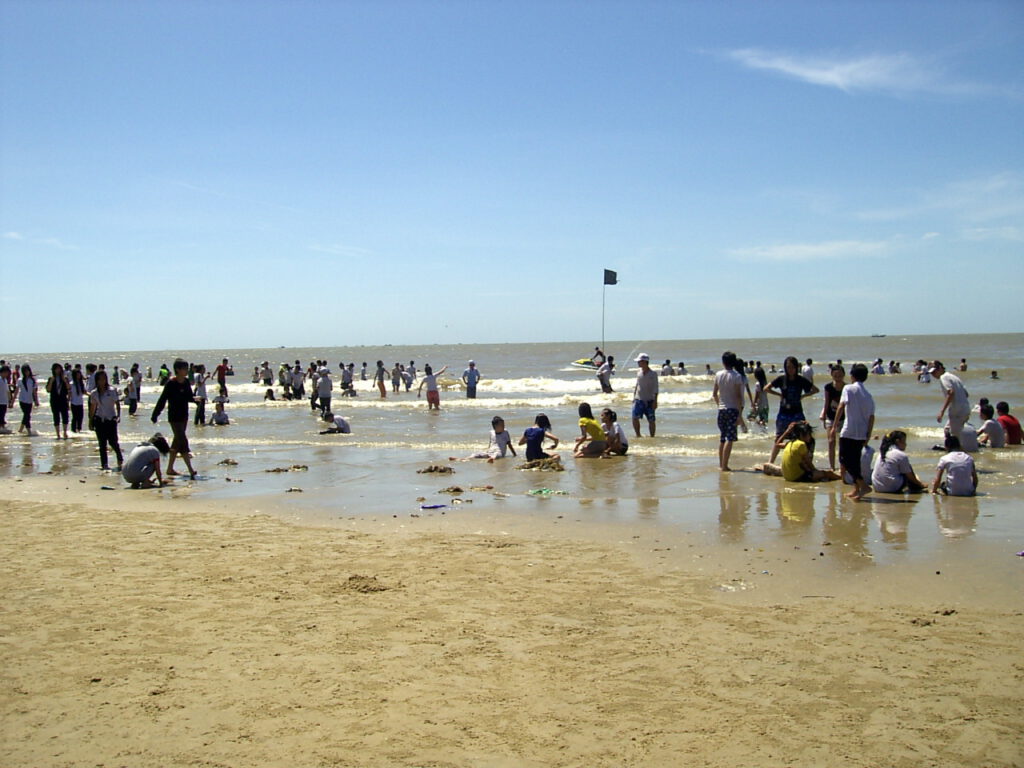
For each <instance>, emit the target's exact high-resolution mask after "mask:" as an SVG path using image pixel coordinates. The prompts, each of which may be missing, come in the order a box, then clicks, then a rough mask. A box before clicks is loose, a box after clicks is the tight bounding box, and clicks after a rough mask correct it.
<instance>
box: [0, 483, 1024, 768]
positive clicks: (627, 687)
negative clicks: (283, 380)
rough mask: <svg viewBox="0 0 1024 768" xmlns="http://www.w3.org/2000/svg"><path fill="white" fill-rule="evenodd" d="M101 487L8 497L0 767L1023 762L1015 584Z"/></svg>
mask: <svg viewBox="0 0 1024 768" xmlns="http://www.w3.org/2000/svg"><path fill="white" fill-rule="evenodd" d="M100 482H102V481H101V480H99V479H96V478H92V479H83V481H82V482H81V483H78V482H76V481H75V480H73V479H69V478H57V477H48V478H38V477H37V478H30V479H27V480H25V481H21V480H17V479H10V478H8V479H5V480H3V481H2V482H0V497H2V498H3V499H4V508H5V522H6V525H5V535H4V537H3V544H2V551H3V558H2V563H3V565H2V566H0V573H2V589H3V595H4V597H3V612H2V626H3V632H2V634H3V651H2V661H3V673H2V674H3V683H2V685H3V696H2V712H3V715H2V732H3V744H4V745H3V753H4V756H3V760H2V763H3V764H4V765H9V766H278V765H280V766H296V765H302V766H306V765H308V766H391V765H407V766H428V765H429V766H550V765H559V766H562V765H565V766H571V765H580V766H583V765H609V766H610V765H652V766H654V765H697V766H736V765H759V766H783V765H844V766H880V765H886V766H950V765H965V766H966V765H971V766H975V765H984V766H1017V765H1022V764H1024V757H1022V755H1024V736H1022V729H1021V712H1022V711H1024V694H1022V692H1021V681H1022V664H1021V659H1022V658H1024V654H1022V650H1024V642H1022V639H1021V638H1022V635H1024V633H1022V630H1024V610H1022V608H1024V605H1022V598H1021V591H1020V589H1019V584H1018V583H1016V582H1011V583H1005V582H1004V583H1002V584H997V585H993V588H992V590H991V593H990V594H989V598H990V599H989V600H988V601H987V602H985V603H984V604H982V603H978V602H976V601H973V600H971V599H970V597H969V594H967V593H965V592H963V591H960V590H958V588H957V586H956V582H955V581H954V580H946V579H944V578H943V577H942V576H934V578H935V581H933V582H931V583H932V584H935V585H936V586H934V587H923V586H921V583H923V582H921V581H920V579H921V575H920V573H918V574H916V575H915V574H912V573H909V572H908V573H901V572H900V571H899V570H898V569H888V570H887V572H886V574H885V575H884V579H885V580H887V581H891V580H897V581H898V580H900V579H904V580H905V586H907V587H908V588H907V589H897V590H894V591H887V592H885V593H881V592H879V591H877V584H878V583H879V582H878V581H877V580H875V581H872V580H865V581H864V584H863V585H862V586H858V585H857V584H855V583H853V584H851V583H847V584H846V589H845V590H843V591H842V592H836V591H834V590H830V591H831V592H834V594H821V593H819V589H818V585H814V584H812V583H811V582H810V581H809V579H808V574H809V573H811V571H810V570H808V569H810V568H813V565H812V564H811V558H799V559H800V560H801V561H802V562H803V563H804V565H801V566H794V568H793V569H790V571H789V572H790V576H791V578H790V579H789V580H788V581H784V582H779V583H780V584H781V585H782V586H781V587H779V588H776V589H775V590H773V591H770V592H768V591H764V590H760V591H759V590H751V591H743V590H737V591H731V590H728V589H723V588H722V584H723V583H729V582H730V578H729V576H730V570H731V569H736V568H738V567H740V566H739V564H738V562H737V561H735V560H733V561H730V560H729V559H728V558H726V557H724V556H723V557H722V558H721V559H720V560H716V557H717V555H716V551H715V550H713V549H712V550H703V551H702V552H701V553H700V555H699V557H700V558H701V560H699V561H698V560H696V559H694V558H695V557H697V556H695V555H692V554H691V555H690V557H689V558H688V559H687V558H683V559H677V560H674V561H672V562H671V563H669V562H667V561H666V560H665V558H664V557H663V556H661V555H659V552H658V550H659V549H660V548H661V547H659V545H658V543H657V541H655V540H651V541H643V542H640V545H639V546H636V544H637V538H639V537H637V536H624V538H627V539H629V540H630V541H631V543H632V544H633V545H634V546H633V547H632V548H630V547H629V546H626V545H624V544H622V543H617V542H616V541H614V540H613V539H614V537H605V538H603V539H601V538H600V537H594V536H586V535H576V534H574V533H572V532H571V531H566V532H563V533H561V534H559V535H557V536H553V535H550V534H549V532H546V531H543V530H540V529H537V528H536V526H535V529H531V528H530V527H529V525H527V524H525V523H521V524H520V525H519V526H518V527H517V528H516V529H515V530H514V531H513V532H511V533H510V532H508V530H506V529H507V528H508V526H503V525H502V524H501V522H500V520H496V519H495V518H489V517H487V516H484V515H481V516H479V517H474V518H471V519H470V520H469V522H468V523H467V522H466V521H465V520H464V521H462V522H461V523H460V522H459V521H456V520H446V519H443V518H436V519H433V520H431V521H423V522H424V525H423V526H421V527H419V528H417V527H416V526H415V525H410V523H414V522H419V521H414V520H411V519H408V518H407V519H406V520H404V521H400V520H399V519H398V518H395V519H394V525H393V526H392V527H391V528H390V529H389V530H385V529H383V528H380V527H378V528H377V529H376V530H368V526H366V525H363V526H360V525H359V521H353V524H352V525H350V526H344V525H342V526H332V527H329V528H328V527H323V528H318V527H312V526H298V525H292V524H289V523H287V522H283V521H281V520H278V519H275V518H272V517H269V516H266V515H263V514H251V513H247V512H244V511H242V510H241V509H240V508H232V507H231V506H230V505H227V504H214V503H210V502H200V501H197V500H196V499H188V498H186V497H185V496H181V497H180V498H168V497H163V498H161V497H158V496H156V495H151V494H146V493H132V492H118V493H112V492H104V491H102V490H101V489H100V485H99V484H100ZM71 485H75V486H77V487H71ZM33 499H43V501H38V500H33ZM666 548H667V547H666ZM678 548H679V547H678V545H677V546H676V549H677V550H678ZM641 550H642V556H641ZM808 554H810V553H808ZM814 555H817V553H814ZM821 555H822V557H824V556H825V555H826V553H825V552H822V553H821ZM760 556H761V557H763V558H769V557H775V558H785V560H786V561H787V562H788V561H789V560H790V559H791V558H790V557H789V556H788V555H785V553H782V552H774V553H772V552H762V553H760ZM748 557H749V555H748ZM792 559H793V560H794V562H795V561H796V560H797V558H792ZM696 562H700V563H701V566H700V567H699V568H698V567H696V566H695V565H693V564H694V563H696ZM777 562H781V560H777ZM747 567H749V563H748V564H747ZM755 567H760V565H759V564H758V565H756V566H755ZM915 579H917V580H916V581H915ZM731 581H734V582H739V579H732V580H731ZM812 593H813V594H812Z"/></svg>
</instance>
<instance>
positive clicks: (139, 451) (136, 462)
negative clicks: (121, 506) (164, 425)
mask: <svg viewBox="0 0 1024 768" xmlns="http://www.w3.org/2000/svg"><path fill="white" fill-rule="evenodd" d="M170 451H171V446H169V445H168V444H167V440H166V439H165V438H164V436H163V435H161V434H160V433H159V432H157V433H156V434H155V435H153V436H152V437H151V438H149V440H147V441H146V442H145V443H140V444H139V445H137V446H135V447H134V448H132V450H131V452H130V453H129V454H128V458H127V459H125V462H124V467H123V468H122V470H121V477H123V478H124V479H125V482H126V483H129V484H130V485H131V487H132V488H152V487H153V481H152V480H151V479H150V478H151V477H152V476H153V475H154V474H155V475H156V487H157V488H160V487H162V486H163V484H164V478H163V475H162V474H161V473H160V457H161V456H166V455H167V454H168V453H170Z"/></svg>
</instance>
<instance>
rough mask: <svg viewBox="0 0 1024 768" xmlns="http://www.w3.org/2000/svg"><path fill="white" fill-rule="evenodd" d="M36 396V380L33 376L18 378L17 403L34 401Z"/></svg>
mask: <svg viewBox="0 0 1024 768" xmlns="http://www.w3.org/2000/svg"><path fill="white" fill-rule="evenodd" d="M35 398H36V380H35V378H31V379H26V378H25V377H24V376H22V377H21V378H20V379H18V402H19V403H26V404H27V403H34V402H35Z"/></svg>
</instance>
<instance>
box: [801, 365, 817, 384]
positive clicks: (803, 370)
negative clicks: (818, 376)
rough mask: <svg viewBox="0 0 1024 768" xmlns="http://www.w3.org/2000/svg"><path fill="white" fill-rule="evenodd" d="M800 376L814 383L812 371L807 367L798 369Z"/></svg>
mask: <svg viewBox="0 0 1024 768" xmlns="http://www.w3.org/2000/svg"><path fill="white" fill-rule="evenodd" d="M800 375H801V376H803V377H804V378H805V379H807V380H808V381H814V369H813V368H811V366H809V365H805V366H804V367H803V368H801V369H800Z"/></svg>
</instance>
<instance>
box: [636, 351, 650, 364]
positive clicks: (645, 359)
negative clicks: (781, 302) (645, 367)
mask: <svg viewBox="0 0 1024 768" xmlns="http://www.w3.org/2000/svg"><path fill="white" fill-rule="evenodd" d="M636 362H638V363H639V362H644V363H649V362H651V358H650V356H649V355H648V354H647V353H646V352H641V353H640V354H639V355H637V357H636Z"/></svg>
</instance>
